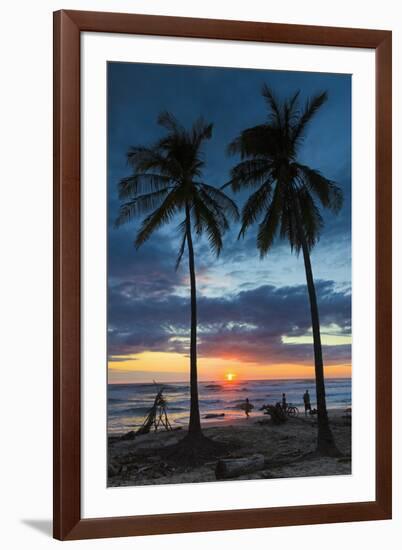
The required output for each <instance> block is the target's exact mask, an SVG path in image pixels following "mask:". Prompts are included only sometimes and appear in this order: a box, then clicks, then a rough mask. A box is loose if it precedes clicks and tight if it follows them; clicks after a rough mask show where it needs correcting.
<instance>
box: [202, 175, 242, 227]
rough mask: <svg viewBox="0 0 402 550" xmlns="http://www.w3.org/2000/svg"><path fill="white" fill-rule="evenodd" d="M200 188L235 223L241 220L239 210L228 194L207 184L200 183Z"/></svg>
mask: <svg viewBox="0 0 402 550" xmlns="http://www.w3.org/2000/svg"><path fill="white" fill-rule="evenodd" d="M199 187H200V188H201V189H202V190H203V192H204V193H206V194H207V195H208V197H210V198H211V199H212V200H214V201H215V202H216V203H217V206H218V208H219V210H221V211H222V212H224V213H225V214H227V215H228V216H229V217H230V218H231V219H232V220H234V221H237V220H238V219H239V210H238V208H237V205H236V203H235V201H234V200H232V199H231V198H230V197H228V196H227V195H226V193H224V192H223V191H222V190H221V189H218V188H217V187H213V186H212V185H208V184H207V183H200V184H199Z"/></svg>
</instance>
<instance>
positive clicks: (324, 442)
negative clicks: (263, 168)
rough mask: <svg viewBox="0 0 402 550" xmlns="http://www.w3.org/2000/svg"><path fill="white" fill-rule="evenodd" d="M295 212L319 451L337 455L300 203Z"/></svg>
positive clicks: (327, 454)
mask: <svg viewBox="0 0 402 550" xmlns="http://www.w3.org/2000/svg"><path fill="white" fill-rule="evenodd" d="M295 214H296V224H297V231H298V235H299V239H300V242H301V245H302V251H303V259H304V268H305V271H306V280H307V289H308V295H309V300H310V312H311V325H312V328H313V343H314V364H315V386H316V394H317V411H318V414H317V416H318V437H317V451H318V452H319V453H320V454H324V455H326V456H337V455H339V451H338V449H337V447H336V444H335V441H334V436H333V434H332V430H331V428H330V425H329V421H328V412H327V403H326V397H325V380H324V364H323V359H322V346H321V333H320V318H319V314H318V305H317V295H316V292H315V285H314V278H313V269H312V267H311V259H310V252H309V249H308V245H307V241H306V236H305V233H304V229H303V225H302V221H301V214H300V210H299V207H298V205H296V208H295Z"/></svg>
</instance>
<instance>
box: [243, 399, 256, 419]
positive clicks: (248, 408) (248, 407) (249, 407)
mask: <svg viewBox="0 0 402 550" xmlns="http://www.w3.org/2000/svg"><path fill="white" fill-rule="evenodd" d="M253 408H254V406H253V405H252V404H251V403H250V401H249V400H248V397H246V402H245V403H244V412H245V413H246V416H247V418H248V417H249V416H250V411H251V410H252V409H253Z"/></svg>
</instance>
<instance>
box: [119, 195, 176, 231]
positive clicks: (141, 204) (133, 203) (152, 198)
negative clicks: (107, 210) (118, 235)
mask: <svg viewBox="0 0 402 550" xmlns="http://www.w3.org/2000/svg"><path fill="white" fill-rule="evenodd" d="M169 192H170V188H169V187H165V188H164V189H160V190H159V191H154V192H153V193H146V194H145V195H139V196H137V197H135V198H134V199H132V200H130V201H127V202H124V203H123V204H121V205H120V210H119V215H118V217H117V219H116V222H115V226H116V227H120V226H121V225H123V224H125V223H128V222H130V221H131V220H132V219H133V218H134V217H135V216H137V215H138V214H144V213H146V212H149V210H152V209H154V208H158V207H159V206H160V204H161V201H162V200H163V199H165V197H166V195H167V194H168V193H169Z"/></svg>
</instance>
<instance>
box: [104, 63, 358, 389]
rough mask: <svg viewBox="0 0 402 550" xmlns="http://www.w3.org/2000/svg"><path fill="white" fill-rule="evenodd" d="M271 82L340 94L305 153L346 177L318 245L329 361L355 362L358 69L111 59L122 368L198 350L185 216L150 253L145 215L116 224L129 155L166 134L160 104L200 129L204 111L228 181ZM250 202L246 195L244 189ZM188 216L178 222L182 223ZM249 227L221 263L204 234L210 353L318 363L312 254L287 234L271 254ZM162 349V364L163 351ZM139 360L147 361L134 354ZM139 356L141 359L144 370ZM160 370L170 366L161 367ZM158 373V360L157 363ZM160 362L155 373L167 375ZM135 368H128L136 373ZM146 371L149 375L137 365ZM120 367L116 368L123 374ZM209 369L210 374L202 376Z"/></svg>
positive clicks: (113, 354) (211, 162) (200, 247)
mask: <svg viewBox="0 0 402 550" xmlns="http://www.w3.org/2000/svg"><path fill="white" fill-rule="evenodd" d="M263 83H266V84H268V85H269V86H270V87H271V88H272V89H273V90H274V91H275V93H276V95H277V97H278V98H280V99H284V98H286V97H287V96H289V95H290V94H292V93H294V92H295V91H296V90H300V92H301V94H300V98H301V104H304V102H305V100H306V99H307V98H308V97H309V96H311V95H313V94H315V93H317V92H320V91H322V90H327V91H328V95H329V99H328V102H327V103H326V104H325V105H324V106H323V108H322V109H321V110H320V111H319V112H318V113H317V115H316V117H315V118H314V119H313V121H312V123H311V125H310V127H309V130H308V132H307V135H306V139H305V142H304V144H303V146H302V148H301V150H300V156H299V159H300V161H301V162H303V163H304V164H308V165H309V166H311V167H312V168H315V169H318V170H320V171H321V172H322V173H323V174H324V175H325V176H326V177H328V178H330V179H332V180H334V181H336V183H337V184H338V185H339V186H340V187H341V188H342V190H343V193H344V206H343V208H342V210H341V212H340V214H339V215H338V216H334V215H332V214H331V213H327V212H323V215H324V220H325V228H324V230H323V233H322V236H321V240H320V242H319V243H318V245H317V246H316V248H315V250H314V251H313V253H312V263H313V271H314V276H315V280H316V282H317V293H318V300H319V306H320V311H321V323H322V326H323V334H324V336H323V341H324V344H325V346H324V357H325V358H326V362H327V364H329V365H333V366H336V365H342V366H343V367H344V366H345V365H350V316H351V303H350V302H351V300H350V295H351V77H350V76H349V75H335V74H324V73H301V72H282V71H266V70H254V69H226V68H208V67H187V66H173V65H150V64H133V63H109V64H108V209H109V210H108V211H109V228H108V258H109V267H108V282H109V318H108V323H109V325H108V330H109V338H108V347H109V355H110V358H111V360H112V361H111V363H113V367H114V371H115V374H116V373H118V371H119V369H123V370H125V373H126V374H125V377H124V380H130V381H131V380H132V381H135V380H137V379H138V377H140V378H141V376H142V377H144V376H148V374H149V370H150V369H151V367H149V362H148V363H147V370H146V374H145V375H144V373H143V371H142V370H141V367H140V363H141V361H139V362H138V360H139V359H141V354H142V353H144V352H147V353H174V354H180V355H182V356H183V357H186V354H187V352H188V326H189V325H188V322H189V312H188V306H189V293H188V274H187V263H186V259H185V258H184V261H183V262H182V265H181V267H180V268H179V270H178V271H177V272H176V271H175V269H174V267H175V261H176V256H177V250H178V246H179V237H178V235H177V230H176V227H177V224H178V223H175V222H173V223H172V224H171V225H170V226H167V227H164V228H163V229H161V230H160V231H159V232H158V234H157V235H154V236H153V237H152V238H151V239H150V240H149V241H148V242H147V243H145V245H144V246H143V247H142V249H140V250H139V251H136V250H135V248H134V245H133V240H134V236H135V232H136V228H137V227H138V224H139V222H140V221H141V220H138V221H137V222H136V221H134V222H133V223H131V224H129V225H126V226H124V227H121V228H119V229H115V228H114V227H113V223H114V220H115V219H116V216H117V212H118V206H119V201H118V197H117V183H118V181H119V180H120V179H121V178H122V177H124V176H127V175H129V174H130V168H129V167H128V166H127V161H126V153H127V150H128V148H129V147H130V146H133V145H151V144H152V143H153V142H154V141H155V140H156V139H158V138H159V137H160V136H161V135H162V134H163V132H164V130H163V128H161V127H160V126H158V124H157V117H158V114H159V113H160V112H161V111H164V110H168V111H171V112H172V113H173V114H174V115H175V116H176V118H177V119H178V120H179V121H180V122H181V123H182V124H183V125H184V126H191V124H192V123H193V122H194V120H195V119H196V118H198V117H199V116H200V115H202V116H203V117H204V118H205V119H206V121H207V122H212V123H213V124H214V128H213V135H212V139H211V140H210V141H208V142H206V143H205V147H204V149H203V151H204V154H205V170H204V181H206V182H208V183H209V184H212V185H215V186H217V187H220V186H221V185H223V184H224V183H225V182H226V181H228V179H229V171H230V168H231V167H232V166H233V165H234V163H235V162H236V158H233V157H229V156H228V155H227V154H226V148H227V144H228V143H229V142H230V141H231V140H232V139H233V138H235V137H236V136H237V135H238V134H239V132H240V131H241V130H243V129H244V128H247V127H250V126H253V125H256V124H260V123H262V122H264V121H265V120H266V117H267V110H266V106H265V103H264V100H263V98H262V96H261V87H262V85H263ZM234 198H235V200H236V201H237V202H238V204H239V206H241V204H242V203H243V202H244V199H245V196H242V195H237V196H236V197H234ZM177 222H179V220H177ZM238 231H239V226H238V225H237V224H234V226H233V227H232V228H231V230H230V231H229V232H228V233H227V234H226V235H225V239H224V250H223V253H222V254H221V256H220V258H219V259H218V260H216V259H215V258H214V257H213V256H212V255H211V253H210V252H209V251H208V247H207V244H206V242H205V241H204V240H202V239H201V240H199V241H197V242H196V268H197V275H198V288H197V290H198V299H199V333H200V339H199V353H200V357H201V358H205V359H209V360H210V361H213V360H214V358H215V359H218V358H221V357H222V355H223V353H225V352H224V351H223V349H222V348H223V344H222V343H223V342H224V347H225V348H226V349H231V350H232V352H231V353H232V355H231V356H232V360H233V361H234V362H235V363H236V365H237V366H238V368H240V367H239V365H240V366H241V364H242V363H244V364H245V365H246V364H254V365H256V368H258V365H259V366H260V370H261V372H262V370H263V369H267V368H271V369H272V368H275V366H276V368H280V365H282V364H292V365H295V368H296V367H297V365H304V366H306V365H311V364H312V349H311V334H310V319H309V307H308V300H307V291H306V287H305V274H304V265H303V261H302V258H301V257H300V258H297V257H296V256H295V255H294V254H291V252H290V248H289V246H288V244H287V243H286V242H284V241H277V242H276V244H275V246H274V248H273V249H272V251H271V252H270V253H269V254H268V256H267V257H266V258H265V259H263V260H260V258H259V255H258V253H257V250H256V247H255V232H256V230H255V229H252V230H250V231H249V233H248V234H247V236H246V238H245V239H244V240H241V241H237V238H236V237H237V234H238ZM155 357H158V361H159V362H160V357H161V356H160V355H155ZM135 361H137V363H135ZM134 364H135V367H134ZM155 369H156V370H157V371H158V372H159V371H160V369H161V366H160V365H159V366H158V368H156V367H155ZM151 370H152V369H151ZM156 370H155V372H156ZM128 371H129V374H127V372H128ZM140 372H141V373H142V374H141V376H140V375H139V374H138V373H140ZM116 376H117V374H116ZM201 377H202V376H201Z"/></svg>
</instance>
